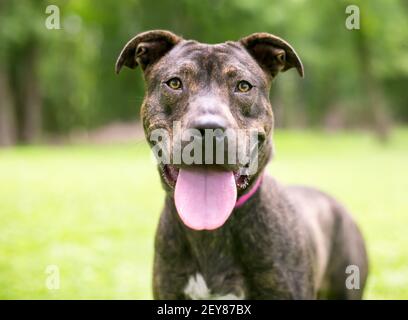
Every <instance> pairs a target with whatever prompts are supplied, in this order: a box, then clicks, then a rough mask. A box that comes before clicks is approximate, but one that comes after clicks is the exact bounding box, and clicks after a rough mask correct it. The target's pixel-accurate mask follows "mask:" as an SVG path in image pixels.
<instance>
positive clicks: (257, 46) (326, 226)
mask: <svg viewBox="0 0 408 320" xmlns="http://www.w3.org/2000/svg"><path fill="white" fill-rule="evenodd" d="M123 66H126V67H129V68H131V69H134V68H136V67H137V66H140V67H141V69H142V70H143V74H144V79H145V83H146V93H145V97H144V101H143V104H142V107H141V119H142V123H143V127H144V131H145V134H146V137H147V138H148V141H149V137H150V136H151V134H152V132H153V131H154V130H156V129H164V130H166V131H167V132H169V133H170V135H174V132H173V130H174V128H173V123H174V122H176V121H178V122H179V123H180V126H181V129H182V130H188V129H195V130H196V131H197V130H198V132H199V133H203V131H204V130H207V129H220V130H222V131H225V130H227V129H243V130H250V129H256V131H257V169H256V170H255V172H251V173H250V174H248V173H246V174H240V172H241V171H238V167H237V164H229V163H225V162H224V163H221V164H218V163H216V164H208V165H207V164H202V163H201V165H200V164H190V163H185V162H183V161H182V162H181V163H179V164H172V163H170V164H165V165H163V164H159V165H158V169H159V173H160V177H161V181H162V185H163V187H164V189H165V191H166V198H165V205H164V209H163V212H162V214H161V217H160V221H159V225H158V228H157V233H156V238H155V256H154V270H153V295H154V298H155V299H361V298H362V295H363V290H364V287H365V283H366V279H367V274H368V258H367V253H366V248H365V244H364V240H363V237H362V235H361V233H360V231H359V229H358V227H357V225H356V224H355V222H354V221H353V219H352V218H351V216H350V215H349V214H348V213H347V211H346V209H345V208H344V207H343V206H342V205H341V204H339V203H338V202H337V201H336V200H334V199H333V198H332V197H331V196H329V195H327V194H325V193H323V192H320V191H318V190H316V189H313V188H309V187H303V186H283V185H281V184H279V183H278V182H277V181H276V180H275V179H274V178H272V177H271V176H269V175H267V174H266V173H265V170H264V169H265V166H266V164H267V163H268V161H269V160H270V159H271V158H272V155H273V139H272V131H273V127H274V116H273V109H272V106H271V104H270V101H269V91H270V87H271V83H272V81H273V80H274V79H275V77H276V76H277V75H278V74H279V73H280V72H283V71H286V70H289V69H292V68H294V69H296V70H297V72H298V73H299V75H300V76H302V77H303V75H304V70H303V65H302V62H301V60H300V58H299V56H298V54H297V53H296V52H295V50H294V49H293V48H292V46H291V45H290V44H289V43H288V42H286V41H285V40H283V39H281V38H279V37H277V36H274V35H272V34H269V33H255V34H252V35H249V36H247V37H244V38H242V39H240V40H239V41H227V42H225V43H221V44H213V45H210V44H204V43H199V42H197V41H193V40H185V39H183V38H182V37H180V36H178V35H175V34H173V33H172V32H169V31H165V30H153V31H147V32H144V33H140V34H138V35H136V36H135V37H134V38H133V39H131V40H130V41H129V42H128V43H127V44H126V45H125V46H124V48H123V50H122V51H121V53H120V55H119V57H118V59H117V62H116V73H119V71H120V70H121V68H122V67H123ZM202 137H204V133H203V135H202ZM242 141H243V140H242ZM238 143H240V142H239V141H238ZM149 144H150V145H151V147H152V148H154V146H155V145H156V144H155V143H153V142H152V141H151V139H150V141H149ZM184 147H185V145H184ZM350 277H353V279H352V281H349V280H350Z"/></svg>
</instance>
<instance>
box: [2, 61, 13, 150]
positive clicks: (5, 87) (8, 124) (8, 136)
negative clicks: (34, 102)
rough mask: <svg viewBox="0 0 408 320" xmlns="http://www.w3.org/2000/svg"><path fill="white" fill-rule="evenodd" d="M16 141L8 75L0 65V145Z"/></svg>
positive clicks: (11, 143)
mask: <svg viewBox="0 0 408 320" xmlns="http://www.w3.org/2000/svg"><path fill="white" fill-rule="evenodd" d="M15 143H16V127H15V118H14V110H13V99H12V94H11V92H10V84H9V77H8V74H7V73H6V70H5V68H3V67H2V66H0V146H8V145H13V144H15Z"/></svg>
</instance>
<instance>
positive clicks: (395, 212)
mask: <svg viewBox="0 0 408 320" xmlns="http://www.w3.org/2000/svg"><path fill="white" fill-rule="evenodd" d="M49 5H56V6H57V7H58V9H59V15H60V29H48V28H47V27H46V20H47V18H49V17H50V15H51V13H50V12H48V13H47V12H46V9H47V6H49ZM348 5H357V6H358V7H359V9H360V29H358V30H349V29H347V28H346V26H345V21H346V19H347V17H348V16H349V15H350V14H346V12H345V11H346V7H347V6H348ZM149 29H169V30H171V31H173V32H175V33H177V34H180V35H182V36H183V37H184V38H187V39H197V40H199V41H201V42H208V43H217V42H223V41H225V40H238V39H239V38H241V37H243V36H246V35H248V34H250V33H253V32H260V31H262V32H270V33H273V34H276V35H278V36H280V37H282V38H284V39H286V40H287V41H288V42H290V43H291V44H292V45H293V47H294V48H295V49H296V51H297V52H298V53H299V55H300V57H301V58H302V60H303V63H304V66H305V75H306V76H305V78H304V79H300V78H299V77H298V75H297V74H296V72H294V71H293V70H292V71H289V72H287V73H284V74H281V75H280V76H279V77H278V79H277V81H275V82H274V84H273V87H272V90H271V101H272V105H273V108H274V112H275V117H276V124H277V126H278V128H277V130H276V135H275V143H276V148H277V156H276V159H275V160H274V161H273V162H272V164H271V165H270V167H269V171H270V173H271V174H273V175H274V176H276V177H277V178H279V179H280V180H281V181H282V182H284V183H292V182H295V183H304V184H313V185H315V186H317V187H320V188H322V189H324V190H325V191H327V192H329V193H332V194H333V195H335V196H336V197H337V198H338V199H339V200H341V201H342V202H343V203H344V204H345V205H346V207H348V208H349V209H350V210H351V211H352V212H353V214H354V216H355V218H356V220H357V221H358V222H359V225H360V227H361V229H362V231H363V233H364V234H365V236H366V239H367V243H368V247H369V254H370V260H371V274H370V278H369V283H368V290H367V292H366V295H365V297H366V298H372V299H381V298H387V299H388V298H405V299H407V298H408V255H407V250H406V248H407V247H408V236H407V233H406V231H405V225H406V224H407V223H408V217H406V212H407V211H408V200H407V190H408V173H407V170H406V165H407V161H408V127H407V122H408V90H407V88H408V41H407V39H408V2H407V1H404V0H390V1H386V2H384V1H380V0H373V1H368V0H366V1H365V0H361V1H357V0H355V1H343V0H336V1H325V2H322V1H317V0H309V1H306V0H287V1H273V0H251V1H239V0H212V1H211V0H203V1H193V0H177V1H174V0H173V1H169V0H160V1H153V0H149V1H147V0H124V1H120V2H119V1H108V0H100V1H90V0H71V1H68V0H67V1H57V0H55V1H38V0H19V1H11V0H2V1H1V2H0V298H3V299H13V298H20V299H21V298H54V299H60V298H68V299H70V298H122V299H149V298H151V288H150V281H151V264H152V254H153V238H154V230H155V226H156V223H157V220H158V216H159V212H160V209H161V203H162V198H163V193H162V191H161V187H160V183H159V179H158V174H157V173H156V172H155V168H154V162H153V160H152V157H151V156H150V154H149V150H148V148H147V146H146V145H145V144H144V142H143V133H142V130H141V128H140V124H139V108H140V104H141V101H142V99H143V90H144V83H143V80H142V75H141V72H140V70H136V71H134V70H130V69H126V70H124V71H123V72H122V73H121V74H120V76H117V75H115V73H114V64H115V61H116V58H117V56H118V54H119V52H120V50H121V49H122V47H123V45H124V44H125V43H126V42H127V41H128V40H129V39H130V38H131V37H133V36H134V35H135V34H137V33H138V32H141V31H145V30H149ZM1 147H3V148H1ZM49 266H56V267H57V269H56V270H57V271H58V272H57V275H58V277H59V279H60V281H59V285H58V286H57V287H52V286H51V287H50V286H49V285H48V284H49V277H50V276H53V275H55V274H50V271H49V270H50V269H47V268H48V267H49ZM53 270H54V269H53ZM47 281H48V282H47Z"/></svg>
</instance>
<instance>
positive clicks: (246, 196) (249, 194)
mask: <svg viewBox="0 0 408 320" xmlns="http://www.w3.org/2000/svg"><path fill="white" fill-rule="evenodd" d="M262 178H263V174H261V175H260V176H259V178H258V179H257V180H256V182H255V184H254V186H253V187H252V188H251V190H249V191H248V192H247V193H245V194H244V195H242V196H240V197H239V198H238V199H237V202H236V203H235V209H236V208H240V207H242V206H243V205H244V204H245V202H247V201H248V200H249V198H251V197H252V196H253V195H254V193H255V192H256V191H257V190H258V189H259V186H260V185H261V182H262Z"/></svg>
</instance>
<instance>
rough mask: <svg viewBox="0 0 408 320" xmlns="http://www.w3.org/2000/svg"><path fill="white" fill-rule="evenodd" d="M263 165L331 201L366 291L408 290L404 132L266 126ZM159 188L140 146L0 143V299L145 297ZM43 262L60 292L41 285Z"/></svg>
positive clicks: (388, 294) (395, 293)
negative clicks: (382, 138)
mask: <svg viewBox="0 0 408 320" xmlns="http://www.w3.org/2000/svg"><path fill="white" fill-rule="evenodd" d="M275 143H276V156H275V159H274V161H273V162H272V163H271V164H270V165H269V167H268V171H269V172H270V173H271V174H272V175H274V176H275V177H277V178H278V179H279V180H280V181H281V182H284V183H302V184H310V185H314V186H317V187H319V188H321V189H323V190H325V191H327V192H329V193H331V194H333V195H334V196H336V197H337V198H338V199H339V200H340V201H342V202H343V203H344V204H345V205H346V207H348V208H349V210H350V211H351V212H352V213H353V215H354V217H355V218H356V220H357V221H358V223H359V225H360V227H361V229H362V231H363V233H364V235H365V238H366V240H367V244H368V249H369V256H370V262H371V270H370V277H369V282H368V290H367V291H366V295H365V298H369V299H391V298H396V299H407V298H408V254H407V253H408V249H407V248H408V232H407V230H406V228H407V226H408V194H407V191H408V170H406V169H407V164H408V129H398V130H396V131H395V132H394V134H393V137H392V139H391V141H390V143H389V144H387V145H381V144H380V143H378V142H377V141H376V140H375V139H374V138H372V137H371V136H370V135H368V134H366V133H358V132H355V133H341V134H334V135H331V134H327V133H323V132H310V131H307V132H295V131H290V132H286V131H283V132H279V131H278V132H277V133H276V135H275ZM162 199H163V191H162V190H161V187H160V182H159V177H158V174H157V172H156V171H155V167H154V162H153V160H152V158H151V157H150V155H149V151H148V149H147V147H146V145H145V144H144V143H137V144H131V145H107V146H61V147H49V146H37V147H19V148H13V149H5V150H0V298H3V299H17V298H18V299H32V298H35V299H42V298H45V299H63V298H65V299H73V298H90V299H94V298H95V299H99V298H108V299H111V298H112V299H143V298H147V299H149V298H151V297H152V295H151V285H150V284H151V277H152V274H151V270H152V256H153V239H154V232H155V227H156V224H157V221H158V217H159V212H160V210H161V207H162ZM48 265H57V266H58V267H59V270H60V279H61V280H60V289H59V290H49V289H47V287H46V285H45V283H46V277H47V274H46V272H45V270H46V267H47V266H48Z"/></svg>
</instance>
